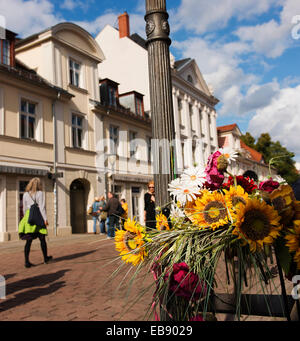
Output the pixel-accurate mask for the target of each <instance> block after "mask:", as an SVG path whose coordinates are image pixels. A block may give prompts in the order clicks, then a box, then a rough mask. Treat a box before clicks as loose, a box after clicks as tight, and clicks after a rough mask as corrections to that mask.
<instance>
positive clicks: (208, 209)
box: [204, 201, 226, 224]
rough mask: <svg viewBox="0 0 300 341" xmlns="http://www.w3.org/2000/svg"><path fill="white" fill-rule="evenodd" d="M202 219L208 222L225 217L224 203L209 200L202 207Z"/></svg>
mask: <svg viewBox="0 0 300 341" xmlns="http://www.w3.org/2000/svg"><path fill="white" fill-rule="evenodd" d="M204 211H205V212H204V219H205V221H207V223H208V224H212V223H216V222H218V221H219V220H220V219H224V218H226V210H225V207H224V205H223V204H222V203H221V202H219V201H211V202H209V203H208V204H207V205H206V206H205V208H204Z"/></svg>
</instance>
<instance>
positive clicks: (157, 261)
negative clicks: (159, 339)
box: [115, 149, 300, 321]
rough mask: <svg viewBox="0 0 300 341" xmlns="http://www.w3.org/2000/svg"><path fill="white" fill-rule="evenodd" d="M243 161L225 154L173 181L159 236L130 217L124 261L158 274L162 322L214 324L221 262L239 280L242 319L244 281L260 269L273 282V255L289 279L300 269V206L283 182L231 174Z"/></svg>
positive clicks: (123, 238) (122, 244) (156, 299)
mask: <svg viewBox="0 0 300 341" xmlns="http://www.w3.org/2000/svg"><path fill="white" fill-rule="evenodd" d="M236 157H237V154H236V153H227V152H226V151H225V150H223V149H221V150H218V151H217V152H215V153H213V154H212V155H211V156H210V157H209V159H208V162H207V165H206V167H192V168H190V169H187V170H185V171H184V173H183V174H182V175H181V176H180V177H179V178H177V179H175V180H173V181H172V182H171V183H170V184H169V191H170V196H171V198H172V201H171V202H170V203H167V204H166V206H165V207H160V208H157V216H156V230H151V231H149V230H148V229H146V228H145V227H144V226H142V225H141V224H139V223H138V222H137V221H136V220H131V219H128V220H127V221H126V222H125V224H124V230H118V231H117V232H116V237H115V245H116V250H117V251H118V252H119V253H120V257H121V259H122V260H123V261H124V263H126V264H128V263H130V264H131V265H132V266H133V267H134V268H135V271H136V273H138V272H139V271H141V270H145V269H146V271H150V272H152V274H153V278H154V281H153V283H154V285H155V293H154V295H153V302H152V305H149V306H150V307H151V311H152V312H153V311H154V312H155V316H156V319H157V320H172V321H202V320H209V319H214V316H213V315H211V314H210V313H209V312H211V311H212V310H213V307H212V302H213V298H214V295H215V288H216V287H217V285H218V281H217V276H216V269H217V266H218V264H219V262H220V261H221V257H222V259H223V260H224V259H225V262H224V265H225V266H224V271H225V270H226V274H227V276H228V277H231V278H232V279H233V282H234V291H235V293H234V294H235V296H236V302H237V306H236V314H237V315H239V298H240V295H241V292H242V290H243V283H245V282H247V277H249V276H250V277H251V276H253V270H254V273H255V274H258V275H261V276H260V278H265V275H266V273H267V272H268V271H269V266H268V262H267V256H268V255H270V254H272V250H275V252H276V256H277V255H278V259H279V260H280V263H281V266H282V268H283V270H284V271H285V274H286V276H287V277H289V278H291V276H292V275H293V274H295V273H296V271H298V270H299V269H300V202H299V201H296V200H295V197H294V194H293V190H292V188H291V187H290V186H289V185H288V184H286V183H285V182H284V180H283V179H282V178H281V179H272V178H269V179H268V180H266V181H263V182H261V183H257V184H256V183H255V182H254V181H253V180H251V179H249V178H245V177H243V176H232V175H230V174H229V173H228V171H227V168H228V165H229V164H230V163H231V162H232V161H233V160H235V158H236ZM225 177H227V178H226V179H225ZM233 259H237V260H238V261H237V262H233ZM236 264H238V265H236ZM228 268H230V270H231V271H229V270H228ZM134 277H135V276H134ZM134 277H133V278H134ZM246 285H247V284H246Z"/></svg>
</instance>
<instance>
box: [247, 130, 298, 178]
mask: <svg viewBox="0 0 300 341" xmlns="http://www.w3.org/2000/svg"><path fill="white" fill-rule="evenodd" d="M241 139H242V141H243V142H244V143H245V144H246V145H247V146H249V147H251V148H253V149H255V150H257V151H258V152H260V153H261V154H262V155H263V158H264V161H265V162H266V163H267V164H268V163H269V162H271V165H272V166H273V167H274V168H276V170H277V173H278V174H279V175H280V176H281V177H282V178H284V179H285V180H286V181H287V182H288V183H289V184H293V183H294V182H295V181H297V180H298V179H299V174H298V173H297V169H296V167H295V161H294V159H293V158H294V156H295V154H294V153H292V152H290V151H288V150H287V149H286V148H285V147H283V146H282V145H281V143H280V142H279V141H276V142H274V141H272V139H271V137H270V135H269V134H268V133H263V134H261V135H260V137H259V138H258V139H257V141H256V140H255V138H254V137H253V136H252V135H251V134H250V133H249V132H247V133H246V134H245V135H242V137H241Z"/></svg>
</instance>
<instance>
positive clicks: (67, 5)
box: [59, 0, 78, 11]
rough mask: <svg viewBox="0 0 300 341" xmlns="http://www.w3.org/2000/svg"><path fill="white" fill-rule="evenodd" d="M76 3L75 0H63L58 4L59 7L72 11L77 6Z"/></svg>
mask: <svg viewBox="0 0 300 341" xmlns="http://www.w3.org/2000/svg"><path fill="white" fill-rule="evenodd" d="M77 5H78V4H77V1H75V0H64V2H63V3H61V4H60V5H59V7H60V8H63V9H67V10H69V11H72V10H73V9H75V8H76V7H77Z"/></svg>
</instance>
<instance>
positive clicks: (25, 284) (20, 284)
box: [0, 270, 70, 307]
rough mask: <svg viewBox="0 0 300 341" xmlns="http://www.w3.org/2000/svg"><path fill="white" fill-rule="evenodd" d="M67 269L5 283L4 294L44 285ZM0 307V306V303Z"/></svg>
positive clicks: (61, 275) (55, 279)
mask: <svg viewBox="0 0 300 341" xmlns="http://www.w3.org/2000/svg"><path fill="white" fill-rule="evenodd" d="M67 271H70V270H60V271H57V272H55V273H49V274H43V275H38V276H34V277H29V278H25V279H21V280H20V281H17V282H13V283H8V284H7V285H6V295H11V294H13V293H15V292H17V291H20V290H24V289H30V288H33V287H42V286H45V285H47V284H50V283H52V282H55V281H57V280H58V279H60V278H61V277H63V276H64V275H65V273H66V272H67ZM38 290H44V289H38ZM0 307H2V304H1V305H0Z"/></svg>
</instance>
